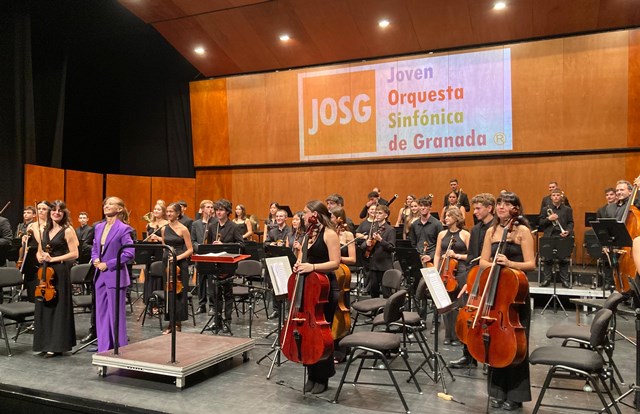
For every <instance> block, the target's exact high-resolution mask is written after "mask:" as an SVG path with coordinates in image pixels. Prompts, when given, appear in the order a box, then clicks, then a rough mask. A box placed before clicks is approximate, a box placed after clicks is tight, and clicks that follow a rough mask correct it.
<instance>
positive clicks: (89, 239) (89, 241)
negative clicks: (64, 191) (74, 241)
mask: <svg viewBox="0 0 640 414" xmlns="http://www.w3.org/2000/svg"><path fill="white" fill-rule="evenodd" d="M78 222H80V226H78V227H76V236H77V237H78V241H79V242H80V247H79V248H78V250H79V255H80V256H79V257H78V263H89V261H90V260H91V250H92V246H93V235H94V228H93V226H90V225H89V224H88V223H89V216H88V215H87V213H86V212H84V211H81V212H80V214H78Z"/></svg>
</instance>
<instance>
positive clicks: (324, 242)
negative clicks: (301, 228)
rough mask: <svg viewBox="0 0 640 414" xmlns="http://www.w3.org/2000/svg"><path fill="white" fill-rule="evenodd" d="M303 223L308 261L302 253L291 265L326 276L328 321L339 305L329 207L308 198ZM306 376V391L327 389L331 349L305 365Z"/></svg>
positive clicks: (336, 252)
mask: <svg viewBox="0 0 640 414" xmlns="http://www.w3.org/2000/svg"><path fill="white" fill-rule="evenodd" d="M303 211H304V215H303V218H304V222H305V225H306V226H307V233H308V234H310V236H309V238H308V241H307V260H306V261H305V262H302V257H303V255H302V252H300V253H299V254H298V261H297V262H296V263H295V265H294V266H293V271H294V272H296V273H297V272H300V273H303V274H304V273H312V272H320V273H324V274H325V275H326V277H327V278H328V279H329V285H330V290H329V297H328V301H327V302H326V303H325V304H324V318H325V320H326V321H327V322H328V323H329V324H331V323H332V321H333V316H334V313H335V310H336V307H337V305H338V296H339V294H340V292H339V289H338V284H337V280H336V276H335V273H334V271H335V270H336V269H337V268H338V266H340V258H341V256H340V239H339V238H338V233H336V231H335V229H334V226H333V223H331V218H330V216H329V210H328V209H327V207H326V206H325V205H324V204H322V202H321V201H319V200H314V201H309V202H308V203H307V204H306V206H305V207H304V210H303ZM307 368H308V370H307V372H308V378H307V382H306V383H305V387H304V389H305V392H311V393H312V394H320V393H323V392H325V391H326V390H327V388H328V384H329V378H330V377H332V376H334V375H335V373H336V370H335V366H334V363H333V350H331V352H330V353H329V355H328V356H327V358H325V359H321V360H320V361H318V362H316V363H315V364H312V365H308V366H307Z"/></svg>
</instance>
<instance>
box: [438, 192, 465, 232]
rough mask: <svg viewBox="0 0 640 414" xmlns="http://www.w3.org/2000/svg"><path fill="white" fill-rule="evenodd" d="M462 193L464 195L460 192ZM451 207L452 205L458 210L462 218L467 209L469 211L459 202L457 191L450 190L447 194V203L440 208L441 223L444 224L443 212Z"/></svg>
mask: <svg viewBox="0 0 640 414" xmlns="http://www.w3.org/2000/svg"><path fill="white" fill-rule="evenodd" d="M462 195H464V193H462ZM451 207H454V208H457V209H458V210H460V213H462V218H463V219H464V216H465V214H466V213H467V211H469V210H467V209H466V208H465V207H464V206H463V205H461V204H460V200H459V199H458V193H456V192H455V191H452V192H450V193H449V195H448V196H447V204H446V205H445V206H444V207H443V208H442V213H441V214H440V222H441V223H442V225H445V217H444V216H445V212H446V211H447V210H448V209H449V208H451Z"/></svg>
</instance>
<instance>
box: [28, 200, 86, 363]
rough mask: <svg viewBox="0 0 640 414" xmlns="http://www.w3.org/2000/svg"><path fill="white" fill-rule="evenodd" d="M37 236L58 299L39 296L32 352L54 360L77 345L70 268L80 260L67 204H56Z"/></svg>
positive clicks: (41, 254) (39, 251)
mask: <svg viewBox="0 0 640 414" xmlns="http://www.w3.org/2000/svg"><path fill="white" fill-rule="evenodd" d="M34 237H35V238H36V241H37V242H38V253H37V259H38V262H39V263H40V264H41V265H44V264H46V265H47V267H49V268H50V269H53V271H54V276H53V278H54V281H53V283H54V285H55V292H56V296H55V298H54V299H53V300H49V301H45V300H44V298H43V297H41V296H40V297H38V295H37V294H36V298H37V299H36V310H35V315H34V325H35V331H34V334H33V350H34V351H35V352H37V353H38V355H40V356H44V357H45V358H52V357H55V356H60V355H62V353H63V352H68V351H70V350H71V348H73V347H74V346H75V345H76V327H75V323H74V316H73V303H72V301H71V296H72V288H71V279H70V269H71V263H72V262H73V261H74V260H75V259H77V258H78V239H77V238H76V232H75V231H74V230H73V227H71V221H70V219H69V210H67V206H66V204H65V203H64V201H62V200H56V201H54V202H53V204H52V206H51V210H50V212H49V217H48V218H47V224H46V226H45V228H44V230H43V231H42V232H37V233H34ZM37 289H39V288H37Z"/></svg>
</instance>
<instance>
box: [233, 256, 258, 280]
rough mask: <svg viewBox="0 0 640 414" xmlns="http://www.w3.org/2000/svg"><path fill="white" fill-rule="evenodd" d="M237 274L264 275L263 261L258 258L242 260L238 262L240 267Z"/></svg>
mask: <svg viewBox="0 0 640 414" xmlns="http://www.w3.org/2000/svg"><path fill="white" fill-rule="evenodd" d="M236 275H237V276H243V277H251V276H253V277H261V276H262V263H260V262H259V261H257V260H251V259H247V260H242V261H240V262H239V263H238V269H237V270H236Z"/></svg>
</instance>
